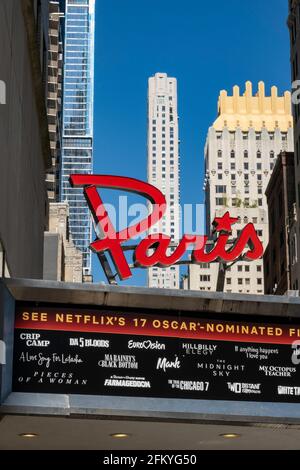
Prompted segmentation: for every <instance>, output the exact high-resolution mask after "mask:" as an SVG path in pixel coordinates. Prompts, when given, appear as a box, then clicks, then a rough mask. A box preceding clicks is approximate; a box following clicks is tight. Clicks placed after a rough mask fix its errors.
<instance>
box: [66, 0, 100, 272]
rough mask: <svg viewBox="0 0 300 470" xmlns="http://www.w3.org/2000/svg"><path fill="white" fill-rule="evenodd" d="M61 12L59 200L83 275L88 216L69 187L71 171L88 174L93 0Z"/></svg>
mask: <svg viewBox="0 0 300 470" xmlns="http://www.w3.org/2000/svg"><path fill="white" fill-rule="evenodd" d="M61 5H62V8H63V11H64V13H65V19H64V25H63V34H64V80H63V142H62V160H61V172H60V200H61V201H62V202H63V201H68V203H69V223H70V232H71V235H72V238H73V241H74V244H75V246H76V247H78V248H79V249H80V250H81V251H82V252H83V274H84V275H90V274H91V252H90V249H89V244H90V241H91V231H92V225H91V217H90V212H89V209H88V207H87V204H86V201H85V198H84V196H83V193H82V189H76V188H75V189H74V188H71V186H70V184H69V176H70V174H72V173H92V169H93V105H94V42H95V0H62V2H61Z"/></svg>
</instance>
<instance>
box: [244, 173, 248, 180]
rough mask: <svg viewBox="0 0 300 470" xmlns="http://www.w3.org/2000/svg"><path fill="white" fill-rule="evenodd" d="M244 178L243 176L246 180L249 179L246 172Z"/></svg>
mask: <svg viewBox="0 0 300 470" xmlns="http://www.w3.org/2000/svg"><path fill="white" fill-rule="evenodd" d="M244 178H245V180H246V181H247V180H249V175H248V173H245V174H244Z"/></svg>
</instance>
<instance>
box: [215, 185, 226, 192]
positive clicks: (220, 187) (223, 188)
mask: <svg viewBox="0 0 300 470" xmlns="http://www.w3.org/2000/svg"><path fill="white" fill-rule="evenodd" d="M216 193H226V185H217V186H216Z"/></svg>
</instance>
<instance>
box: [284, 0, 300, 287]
mask: <svg viewBox="0 0 300 470" xmlns="http://www.w3.org/2000/svg"><path fill="white" fill-rule="evenodd" d="M287 23H288V27H289V30H290V49H291V51H290V60H291V75H292V82H295V83H294V84H293V87H292V88H293V89H294V90H295V92H296V94H295V98H296V100H295V101H294V100H293V116H294V142H295V153H294V158H295V165H294V167H295V186H296V203H295V204H294V207H293V211H292V214H290V215H291V220H290V250H291V266H290V269H291V287H292V289H293V290H295V291H298V292H299V289H300V103H299V102H298V101H299V80H300V69H299V58H300V1H299V0H289V16H288V22H287Z"/></svg>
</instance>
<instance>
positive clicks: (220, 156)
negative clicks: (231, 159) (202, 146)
mask: <svg viewBox="0 0 300 470" xmlns="http://www.w3.org/2000/svg"><path fill="white" fill-rule="evenodd" d="M218 157H219V158H222V150H218Z"/></svg>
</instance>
